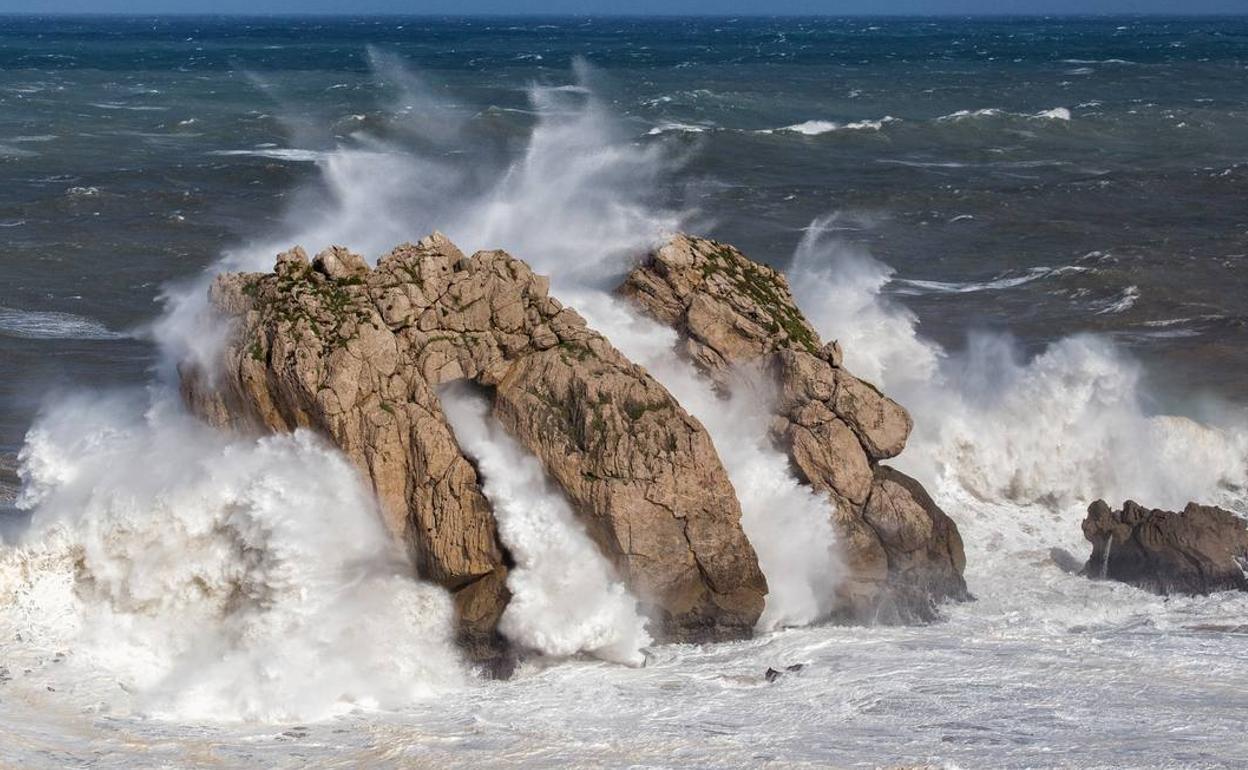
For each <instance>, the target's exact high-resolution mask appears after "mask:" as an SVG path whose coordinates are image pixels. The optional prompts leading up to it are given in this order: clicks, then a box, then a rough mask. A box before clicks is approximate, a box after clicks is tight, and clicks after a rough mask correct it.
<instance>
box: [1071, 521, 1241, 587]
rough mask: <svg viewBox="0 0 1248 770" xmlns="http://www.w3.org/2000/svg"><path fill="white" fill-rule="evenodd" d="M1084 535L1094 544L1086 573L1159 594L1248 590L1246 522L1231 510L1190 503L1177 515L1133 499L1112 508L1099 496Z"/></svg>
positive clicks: (1084, 522) (1085, 524)
mask: <svg viewBox="0 0 1248 770" xmlns="http://www.w3.org/2000/svg"><path fill="white" fill-rule="evenodd" d="M1083 535H1084V537H1086V538H1087V539H1088V540H1089V541H1091V543H1092V555H1091V556H1090V557H1089V558H1088V563H1087V564H1086V565H1085V566H1084V569H1083V571H1084V574H1085V575H1087V576H1089V577H1094V578H1108V579H1110V580H1119V581H1122V582H1124V583H1130V584H1131V585H1134V586H1138V587H1140V588H1143V589H1145V590H1148V591H1152V592H1153V593H1157V594H1163V595H1167V594H1175V593H1177V594H1209V593H1213V592H1215V591H1230V590H1239V591H1248V522H1246V521H1245V520H1244V519H1241V518H1239V517H1238V516H1236V515H1235V514H1233V513H1231V512H1230V511H1226V510H1223V509H1221V508H1215V507H1212V506H1205V505H1197V504H1196V503H1188V504H1187V507H1186V508H1184V509H1183V511H1182V512H1181V513H1175V512H1173V511H1162V510H1156V509H1154V510H1149V509H1147V508H1145V507H1144V506H1142V505H1139V504H1138V503H1135V502H1133V501H1131V500H1128V501H1126V502H1125V503H1123V506H1122V510H1118V511H1114V510H1111V509H1110V507H1109V505H1108V504H1106V503H1105V501H1104V500H1097V501H1096V502H1094V503H1092V505H1090V506H1088V516H1087V518H1086V519H1084V520H1083Z"/></svg>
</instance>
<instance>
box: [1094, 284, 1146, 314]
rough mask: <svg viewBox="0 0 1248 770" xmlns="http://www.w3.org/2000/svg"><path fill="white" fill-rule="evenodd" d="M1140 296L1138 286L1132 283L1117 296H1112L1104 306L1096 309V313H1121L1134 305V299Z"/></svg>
mask: <svg viewBox="0 0 1248 770" xmlns="http://www.w3.org/2000/svg"><path fill="white" fill-rule="evenodd" d="M1139 298H1140V287H1138V286H1135V285H1132V286H1128V287H1127V288H1125V289H1123V290H1122V293H1120V294H1119V295H1118V296H1117V297H1115V298H1114V300H1113V301H1112V302H1110V303H1109V304H1108V305H1106V306H1105V307H1103V308H1101V309H1100V310H1098V311H1096V313H1097V315H1112V314H1115V313H1123V312H1126V311H1128V310H1130V309H1131V308H1133V307H1135V303H1136V300H1138V299H1139Z"/></svg>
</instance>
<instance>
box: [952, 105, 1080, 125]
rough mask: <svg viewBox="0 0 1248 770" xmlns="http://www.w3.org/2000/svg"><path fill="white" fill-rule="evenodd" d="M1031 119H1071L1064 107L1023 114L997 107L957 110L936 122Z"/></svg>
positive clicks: (1068, 111)
mask: <svg viewBox="0 0 1248 770" xmlns="http://www.w3.org/2000/svg"><path fill="white" fill-rule="evenodd" d="M1002 117H1008V118H1032V119H1035V120H1062V121H1068V120H1070V118H1071V115H1070V110H1069V109H1068V108H1066V107H1053V108H1052V109H1048V110H1041V111H1040V112H1036V113H1025V112H1007V111H1006V110H1003V109H1001V108H999V107H985V108H982V109H978V110H958V111H956V112H951V113H949V114H948V115H942V116H940V117H938V118H936V120H937V121H938V122H950V121H962V120H974V119H977V118H1002Z"/></svg>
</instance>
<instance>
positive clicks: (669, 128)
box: [646, 123, 711, 136]
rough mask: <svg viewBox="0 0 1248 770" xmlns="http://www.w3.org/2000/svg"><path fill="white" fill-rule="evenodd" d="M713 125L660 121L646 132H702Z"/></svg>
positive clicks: (647, 133)
mask: <svg viewBox="0 0 1248 770" xmlns="http://www.w3.org/2000/svg"><path fill="white" fill-rule="evenodd" d="M710 129H711V126H698V125H693V124H691V123H660V124H659V125H657V126H655V127H654V128H652V129H650V130H649V131H647V132H646V135H647V136H659V135H661V134H667V133H687V134H701V133H703V132H705V131H709V130H710Z"/></svg>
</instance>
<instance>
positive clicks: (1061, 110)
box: [1031, 107, 1070, 120]
mask: <svg viewBox="0 0 1248 770" xmlns="http://www.w3.org/2000/svg"><path fill="white" fill-rule="evenodd" d="M1031 117H1033V118H1040V119H1042V120H1070V110H1068V109H1066V108H1065V107H1054V108H1053V109H1051V110H1043V111H1041V112H1037V113H1036V114H1035V115H1032V116H1031Z"/></svg>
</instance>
